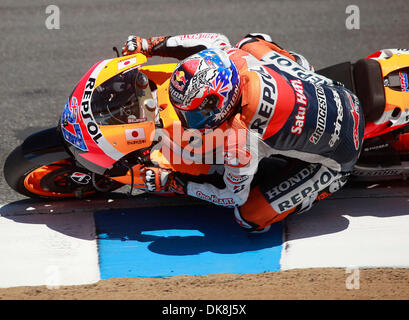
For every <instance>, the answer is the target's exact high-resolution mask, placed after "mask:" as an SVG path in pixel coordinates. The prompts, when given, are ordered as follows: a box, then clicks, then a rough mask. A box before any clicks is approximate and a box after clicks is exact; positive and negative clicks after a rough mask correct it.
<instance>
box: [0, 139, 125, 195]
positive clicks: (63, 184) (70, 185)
mask: <svg viewBox="0 0 409 320" xmlns="http://www.w3.org/2000/svg"><path fill="white" fill-rule="evenodd" d="M3 172H4V177H5V180H6V182H7V183H8V185H9V186H10V187H11V188H12V189H13V190H15V191H17V192H18V193H20V194H22V195H24V196H27V197H30V198H39V199H48V200H58V199H69V198H86V197H89V196H93V195H96V194H101V193H104V192H111V191H114V190H115V189H118V188H120V187H122V184H120V183H118V182H116V181H113V180H111V179H107V178H106V177H104V176H100V175H93V174H92V173H91V172H88V171H87V170H85V169H83V168H79V167H77V166H75V164H74V163H73V161H72V160H71V159H61V160H60V161H55V162H53V163H50V164H46V165H39V164H36V163H33V162H31V161H30V160H28V159H27V158H26V157H25V156H24V154H23V150H22V147H21V146H19V147H17V148H16V149H14V150H13V151H12V152H11V153H10V155H9V156H8V157H7V159H6V162H5V164H4V170H3ZM74 178H76V179H74Z"/></svg>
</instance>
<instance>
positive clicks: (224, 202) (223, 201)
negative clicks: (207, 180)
mask: <svg viewBox="0 0 409 320" xmlns="http://www.w3.org/2000/svg"><path fill="white" fill-rule="evenodd" d="M196 196H197V197H198V198H199V199H203V200H206V201H209V202H213V203H215V204H218V205H224V206H234V200H233V199H232V198H218V197H217V196H216V195H214V194H210V195H208V194H205V193H203V192H201V191H197V192H196Z"/></svg>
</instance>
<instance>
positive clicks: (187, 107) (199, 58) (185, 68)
mask: <svg viewBox="0 0 409 320" xmlns="http://www.w3.org/2000/svg"><path fill="white" fill-rule="evenodd" d="M240 93H241V90H240V77H239V73H238V70H237V68H236V66H235V65H234V63H233V62H232V61H231V60H230V59H229V56H228V55H227V53H226V52H224V51H222V50H220V49H206V50H203V51H201V52H199V53H197V54H194V55H192V56H190V57H188V58H187V59H185V60H183V61H182V62H180V63H179V64H178V66H177V67H176V69H175V71H174V72H173V73H172V76H171V79H170V85H169V98H170V101H171V103H172V105H173V106H174V107H175V111H176V113H177V114H178V117H179V119H180V121H181V123H182V126H183V127H185V128H189V129H199V130H204V129H214V128H216V127H218V126H220V125H221V124H222V123H223V122H224V121H225V120H227V119H228V118H229V117H230V116H231V115H232V114H233V113H234V109H235V107H236V104H237V102H238V101H239V98H240Z"/></svg>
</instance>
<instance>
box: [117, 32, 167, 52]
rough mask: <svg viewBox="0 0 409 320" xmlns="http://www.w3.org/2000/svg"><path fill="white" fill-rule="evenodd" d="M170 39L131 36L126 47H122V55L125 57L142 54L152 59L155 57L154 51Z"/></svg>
mask: <svg viewBox="0 0 409 320" xmlns="http://www.w3.org/2000/svg"><path fill="white" fill-rule="evenodd" d="M168 38H169V37H167V36H162V37H150V38H149V39H145V38H142V37H139V36H133V35H130V36H129V37H128V40H127V41H126V43H125V45H124V46H123V47H122V54H123V55H124V56H126V55H130V54H135V53H142V54H144V55H145V56H147V57H152V56H153V55H154V50H155V49H156V48H157V47H160V46H161V45H162V44H163V43H164V42H165V41H166V40H167V39H168Z"/></svg>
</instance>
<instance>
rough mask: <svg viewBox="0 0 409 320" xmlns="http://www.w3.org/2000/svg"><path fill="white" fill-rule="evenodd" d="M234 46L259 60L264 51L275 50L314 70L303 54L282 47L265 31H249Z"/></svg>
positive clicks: (305, 67)
mask: <svg viewBox="0 0 409 320" xmlns="http://www.w3.org/2000/svg"><path fill="white" fill-rule="evenodd" d="M235 47H236V48H239V49H241V50H244V51H247V52H248V53H250V54H251V55H253V56H255V57H256V58H257V59H259V60H261V59H262V58H263V56H264V55H265V54H266V53H268V52H270V51H275V52H277V53H279V54H281V55H283V56H285V57H287V58H289V59H291V60H293V61H294V62H297V63H298V64H299V65H300V66H302V67H303V68H304V69H307V70H310V71H314V67H313V66H312V65H311V64H310V63H309V62H308V60H307V59H306V58H305V57H304V56H302V55H301V54H299V53H296V52H294V51H289V50H286V49H284V48H282V47H281V46H279V45H278V44H277V43H275V42H273V40H272V39H271V37H270V36H269V35H268V34H265V33H249V34H248V35H246V36H245V37H244V38H243V39H241V40H240V41H239V42H238V43H237V44H236V45H235Z"/></svg>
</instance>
